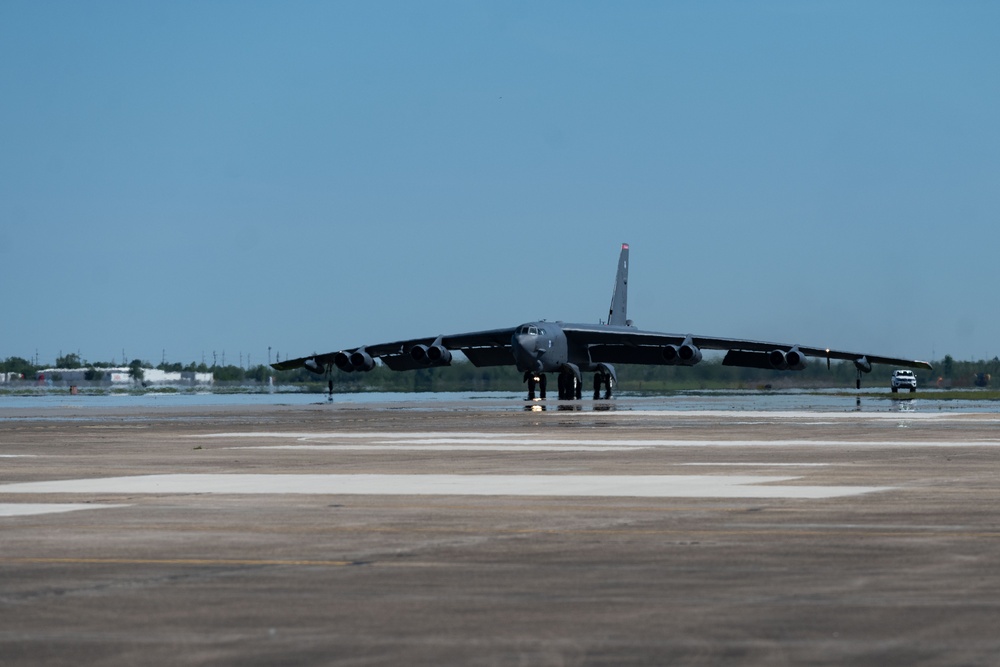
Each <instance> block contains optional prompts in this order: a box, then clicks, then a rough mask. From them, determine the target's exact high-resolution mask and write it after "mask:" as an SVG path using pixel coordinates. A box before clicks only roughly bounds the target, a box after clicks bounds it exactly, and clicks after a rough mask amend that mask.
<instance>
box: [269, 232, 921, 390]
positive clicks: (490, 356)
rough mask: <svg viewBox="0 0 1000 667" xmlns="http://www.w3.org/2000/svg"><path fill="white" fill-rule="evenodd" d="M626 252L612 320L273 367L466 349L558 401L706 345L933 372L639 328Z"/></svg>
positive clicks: (410, 361) (401, 344)
mask: <svg viewBox="0 0 1000 667" xmlns="http://www.w3.org/2000/svg"><path fill="white" fill-rule="evenodd" d="M628 252H629V248H628V244H627V243H623V244H622V249H621V255H619V258H618V273H617V275H616V277H615V288H614V293H613V295H612V297H611V309H610V310H609V312H608V323H607V324H567V323H565V322H546V321H539V322H527V323H525V324H521V325H519V326H516V327H508V328H503V329H490V330H488V331H474V332H470V333H460V334H453V335H448V336H444V335H442V336H436V337H425V338H411V339H408V340H401V341H396V342H393V343H379V344H377V345H362V346H361V347H357V348H348V349H345V350H340V351H338V352H329V353H326V354H314V355H311V356H308V357H301V358H299V359H290V360H287V361H282V362H279V363H276V364H272V366H273V367H274V368H275V369H277V370H290V369H293V368H299V367H302V366H305V367H306V368H307V369H308V370H310V371H312V372H314V373H317V374H329V373H331V372H332V371H333V369H334V368H337V369H339V370H341V371H344V372H347V373H352V372H360V371H370V370H372V369H373V368H375V365H376V360H380V361H381V362H382V363H384V364H385V365H386V366H388V367H389V368H391V369H392V370H394V371H407V370H415V369H418V368H428V367H431V366H448V365H450V364H451V360H452V354H451V353H452V351H460V352H462V353H463V354H464V355H465V356H466V357H467V358H468V359H469V361H470V362H472V363H473V364H474V365H476V366H503V365H511V364H512V365H514V366H516V367H517V369H518V370H519V371H521V372H523V373H524V379H525V382H527V383H528V398H529V399H534V398H535V390H536V387H537V388H538V390H539V397H540V398H545V396H546V384H547V382H546V377H547V374H550V373H556V374H557V378H558V384H559V398H560V399H574V398H576V399H578V398H580V397H581V395H582V386H583V374H584V373H593V374H594V398H599V397H600V393H601V389H602V388H603V389H604V396H605V398H610V397H611V388H612V386H614V385H615V384H617V377H616V374H615V367H614V364H650V365H679V366H694V365H695V364H697V363H698V362H700V361H701V359H702V350H726V356H725V358H724V359H723V362H722V363H723V364H724V365H727V366H744V367H752V368H766V369H774V370H802V369H803V368H805V365H806V358H807V357H819V358H825V359H826V360H827V364H828V365H829V363H830V360H831V359H839V360H846V361H852V362H854V365H855V367H856V368H857V370H858V380H857V386H858V388H859V389H860V388H861V374H862V373H869V372H871V370H872V364H888V365H893V366H908V367H911V368H923V369H927V370H931V365H930V364H929V363H927V362H926V361H915V360H909V359H897V358H894V357H883V356H878V355H873V354H860V353H856V352H844V351H840V350H831V349H829V348H820V347H810V346H806V345H789V344H787V343H770V342H765V341H752V340H739V339H732V338H715V337H712V336H694V335H691V334H687V335H683V334H670V333H659V332H656V331H642V330H640V329H636V328H635V327H634V326H633V325H632V321H631V320H629V319H627V310H628ZM330 384H331V387H332V382H331V383H330ZM331 391H332V389H331Z"/></svg>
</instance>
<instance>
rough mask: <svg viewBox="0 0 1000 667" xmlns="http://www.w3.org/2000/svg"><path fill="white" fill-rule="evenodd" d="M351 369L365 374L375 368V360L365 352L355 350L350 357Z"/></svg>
mask: <svg viewBox="0 0 1000 667" xmlns="http://www.w3.org/2000/svg"><path fill="white" fill-rule="evenodd" d="M350 362H351V367H352V368H353V369H354V370H356V371H363V372H367V371H370V370H371V369H373V368H375V360H374V359H372V356H371V355H370V354H368V353H367V352H366V351H364V350H363V349H362V350H355V351H354V352H353V353H352V354H351V356H350Z"/></svg>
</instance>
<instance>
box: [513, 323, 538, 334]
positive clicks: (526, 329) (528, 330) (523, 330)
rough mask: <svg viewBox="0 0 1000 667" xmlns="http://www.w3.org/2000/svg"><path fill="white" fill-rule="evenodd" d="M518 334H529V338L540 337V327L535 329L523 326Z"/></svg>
mask: <svg viewBox="0 0 1000 667" xmlns="http://www.w3.org/2000/svg"><path fill="white" fill-rule="evenodd" d="M517 333H519V334H528V335H529V336H537V335H538V327H533V326H529V325H527V324H525V325H524V326H522V327H521V328H520V329H518V330H517ZM542 333H545V332H544V331H543V332H542Z"/></svg>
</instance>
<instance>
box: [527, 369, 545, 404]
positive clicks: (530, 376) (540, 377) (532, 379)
mask: <svg viewBox="0 0 1000 667" xmlns="http://www.w3.org/2000/svg"><path fill="white" fill-rule="evenodd" d="M524 381H525V382H527V383H528V400H529V401H533V400H535V385H538V394H539V396H538V397H539V398H540V399H541V400H543V401H544V400H545V383H546V379H545V373H537V374H536V373H531V372H530V371H529V372H528V373H525V374H524Z"/></svg>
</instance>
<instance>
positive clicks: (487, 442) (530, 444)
mask: <svg viewBox="0 0 1000 667" xmlns="http://www.w3.org/2000/svg"><path fill="white" fill-rule="evenodd" d="M193 437H202V438H233V439H250V438H272V439H276V440H282V439H284V440H289V439H290V440H296V441H297V442H300V443H316V442H322V443H324V444H308V445H297V446H295V445H252V446H246V447H244V446H241V447H234V449H286V448H292V447H297V448H299V449H314V450H335V449H345V450H348V449H351V450H359V451H362V450H368V449H370V450H393V449H410V450H419V449H426V450H428V451H461V450H477V451H479V450H482V451H490V450H493V451H615V450H621V451H624V450H629V449H640V448H649V447H851V448H856V447H968V446H970V445H976V446H1000V438H990V439H982V440H964V441H954V442H951V441H949V442H946V441H941V440H927V441H921V440H863V441H852V440H672V439H671V440H661V439H649V440H635V439H631V440H629V439H619V438H614V439H608V440H602V439H598V438H594V439H580V438H531V437H530V436H525V435H516V434H500V433H456V434H442V433H395V434H392V433H350V432H348V433H288V432H266V431H262V432H255V433H212V434H207V435H202V436H193ZM362 439H368V440H370V442H368V443H365V444H356V441H357V440H362ZM331 441H333V442H331ZM336 441H349V444H347V443H338V442H336ZM326 443H329V444H326Z"/></svg>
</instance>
